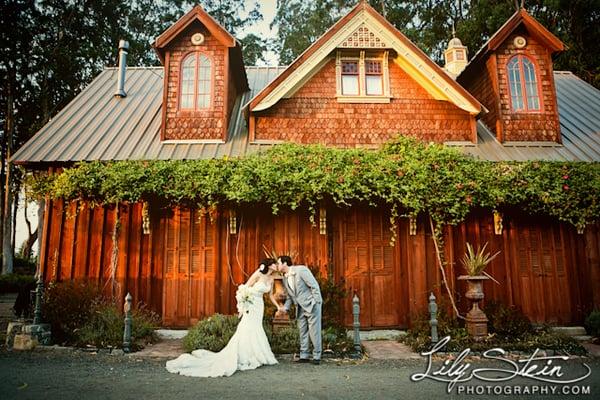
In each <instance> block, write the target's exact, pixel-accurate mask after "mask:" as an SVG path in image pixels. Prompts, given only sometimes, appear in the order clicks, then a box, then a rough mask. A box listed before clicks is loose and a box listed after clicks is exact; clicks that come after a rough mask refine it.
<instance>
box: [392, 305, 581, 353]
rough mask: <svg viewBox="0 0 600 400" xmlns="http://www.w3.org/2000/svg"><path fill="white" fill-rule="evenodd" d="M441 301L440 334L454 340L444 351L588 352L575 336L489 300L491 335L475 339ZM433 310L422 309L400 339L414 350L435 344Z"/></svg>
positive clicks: (517, 310) (488, 310)
mask: <svg viewBox="0 0 600 400" xmlns="http://www.w3.org/2000/svg"><path fill="white" fill-rule="evenodd" d="M447 309H448V308H447V307H445V306H442V305H440V307H439V311H440V312H439V313H438V333H439V337H440V338H442V337H445V336H450V337H451V340H450V342H448V344H447V345H446V347H445V348H444V349H443V350H442V351H449V352H459V351H462V350H464V349H466V348H470V349H471V350H472V351H478V352H483V351H486V350H489V349H491V348H494V347H500V348H502V349H504V350H507V351H524V352H533V351H534V350H535V349H537V348H539V349H548V350H556V351H563V352H566V353H568V354H580V355H583V354H586V350H585V348H583V347H582V346H581V344H580V343H579V342H578V341H577V340H576V339H574V338H572V337H569V336H566V335H563V334H560V333H556V332H553V331H551V330H550V329H549V328H543V329H538V330H534V329H533V327H532V326H531V323H530V322H529V319H528V318H527V317H526V316H525V315H524V314H523V313H522V312H521V311H520V310H519V309H518V308H516V307H508V306H505V305H503V304H501V303H494V302H489V303H488V304H487V305H486V312H487V313H488V314H487V316H488V319H489V320H490V321H489V324H490V335H488V337H487V338H484V339H483V340H477V341H476V340H474V339H473V338H472V337H470V336H469V335H468V334H467V331H466V329H465V328H464V322H463V321H459V320H458V319H456V318H454V317H453V316H452V315H449V314H448V313H447V312H446V311H445V310H447ZM429 335H430V326H429V314H428V313H422V314H420V315H418V316H417V317H416V318H415V319H414V323H413V327H412V328H411V329H410V330H409V331H408V333H407V335H406V336H404V337H401V338H400V339H399V340H400V341H402V342H404V343H406V344H407V345H409V346H410V347H412V348H413V350H415V351H418V352H422V351H426V350H429V349H430V348H431V338H430V336H429Z"/></svg>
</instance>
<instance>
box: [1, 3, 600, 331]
mask: <svg viewBox="0 0 600 400" xmlns="http://www.w3.org/2000/svg"><path fill="white" fill-rule="evenodd" d="M154 48H155V49H156V51H157V53H158V55H159V57H160V60H161V62H162V64H163V66H162V67H149V68H127V70H126V78H125V85H124V88H123V89H124V92H125V96H123V93H121V92H120V95H114V89H115V88H116V87H117V85H118V82H120V81H119V75H120V72H121V71H120V70H119V68H107V69H105V70H104V71H103V72H102V73H100V75H99V76H98V77H97V78H96V79H95V80H94V81H93V82H91V83H90V85H89V86H88V87H87V88H86V89H85V90H83V91H82V92H81V93H80V94H79V95H78V96H77V97H76V98H75V99H74V100H73V101H72V102H71V103H70V104H69V105H67V106H66V107H65V108H64V109H63V110H62V111H60V112H59V113H58V114H57V115H56V117H55V118H53V119H52V120H51V121H50V122H49V123H48V124H47V125H46V126H44V127H43V128H42V129H41V130H40V131H39V132H38V133H37V134H36V135H35V136H34V137H33V138H32V139H31V140H30V141H29V142H27V143H26V144H25V145H24V146H23V147H22V148H21V149H20V150H19V151H18V152H17V153H16V154H15V156H14V157H13V158H12V161H13V162H15V163H18V164H23V165H25V166H26V167H28V168H31V169H41V170H49V171H57V170H58V169H60V168H63V167H66V166H69V165H72V164H73V163H74V162H76V161H82V160H102V161H113V160H127V159H133V160H139V159H149V160H150V159H167V160H168V159H202V158H221V157H224V156H227V157H244V156H246V155H248V154H251V153H255V152H257V151H260V150H261V149H263V148H268V147H271V146H273V145H275V144H277V143H281V142H286V141H288V142H297V143H322V144H326V145H330V146H341V147H367V148H376V147H378V146H380V145H381V144H383V143H385V142H386V141H388V140H390V139H392V138H393V137H394V136H395V135H396V134H398V133H401V134H404V135H410V136H413V137H417V138H419V139H421V140H424V141H435V142H439V143H444V144H446V145H448V146H454V147H457V148H459V149H461V150H462V151H464V152H465V153H468V154H473V155H474V156H476V157H479V158H482V159H487V160H492V161H499V160H528V159H540V160H543V159H547V160H570V161H579V162H598V161H600V137H599V133H598V132H600V126H599V125H600V121H598V119H597V117H595V118H593V116H597V115H598V114H599V113H600V93H599V92H598V91H597V90H596V89H594V88H593V87H591V86H589V85H587V84H586V83H584V82H583V81H582V80H580V79H578V78H577V77H575V76H574V75H572V74H571V73H569V72H554V71H553V69H552V54H553V53H555V52H558V51H561V50H562V49H563V45H562V43H561V42H560V41H559V40H558V39H557V38H556V37H554V36H553V35H552V34H551V33H550V32H549V31H547V30H546V29H545V28H544V27H543V26H541V25H540V24H539V23H538V22H537V21H535V20H534V19H533V18H532V17H531V16H529V15H528V14H527V13H526V12H525V11H524V10H520V11H519V12H517V13H515V14H514V15H513V16H512V17H511V18H510V20H509V21H507V23H506V24H505V25H503V27H502V28H501V29H500V30H499V31H498V32H497V33H496V34H495V35H493V37H492V38H491V39H490V40H489V41H488V42H487V43H486V44H485V45H484V46H483V48H482V49H481V50H479V51H478V52H477V53H476V54H475V56H474V57H473V58H472V59H471V61H470V62H469V61H468V54H467V49H466V48H465V47H464V46H462V44H461V42H460V40H458V39H457V38H453V39H452V40H451V41H450V43H449V46H448V50H447V51H446V66H445V69H443V68H441V67H439V66H438V65H437V64H435V63H434V62H433V61H431V60H430V59H429V58H428V57H427V56H426V55H425V54H424V53H423V52H422V51H421V50H420V49H418V48H417V47H416V46H415V45H414V44H413V43H411V42H410V40H408V39H407V38H406V37H405V36H404V35H403V34H402V33H401V32H399V31H398V30H397V29H396V28H395V27H393V26H392V25H391V24H390V23H389V22H388V21H386V20H385V18H383V17H382V16H381V15H379V14H378V13H377V12H376V11H375V10H374V9H372V8H371V7H370V6H369V5H368V4H366V3H365V2H360V3H359V4H358V5H357V6H356V7H354V8H353V9H352V10H351V11H350V12H349V13H348V14H347V15H346V16H344V17H343V18H342V19H341V20H340V21H338V22H337V23H336V24H335V25H334V26H333V27H331V29H329V30H328V31H327V32H326V33H325V34H324V35H323V36H322V37H321V38H319V39H318V40H317V41H316V42H315V43H314V44H313V45H311V47H310V48H309V49H307V50H306V51H305V52H304V53H303V54H302V55H301V56H300V57H299V58H298V59H296V60H295V61H294V62H293V63H292V64H291V65H289V66H287V67H249V66H244V63H243V55H242V53H241V50H240V44H239V42H237V41H236V39H235V38H234V37H233V36H231V35H230V34H229V33H228V32H227V31H225V30H224V29H223V28H222V27H221V26H220V25H219V24H218V23H216V22H215V21H214V20H213V19H212V18H211V17H210V16H209V15H207V14H206V13H205V12H204V11H203V10H202V8H200V7H195V8H194V9H193V10H191V11H190V12H189V13H188V14H186V15H185V16H184V17H182V18H181V19H180V20H179V21H178V22H176V23H175V24H174V25H173V26H172V27H170V28H169V29H167V30H166V31H165V32H164V33H163V34H162V35H161V36H159V37H158V38H157V39H156V41H155V43H154ZM582 98H583V99H586V100H585V101H582V100H581V99H582ZM388 212H389V210H386V209H385V208H382V207H378V208H375V207H371V208H370V207H367V206H364V205H361V204H356V205H354V206H353V207H349V208H346V209H340V208H334V207H331V208H328V209H326V218H324V220H323V221H322V223H323V225H324V226H316V227H315V226H312V224H311V223H310V221H309V214H308V211H307V210H300V211H295V212H284V213H282V214H280V215H272V213H271V210H270V209H269V208H268V207H267V206H265V205H260V204H256V205H254V206H252V207H251V208H241V209H238V210H236V215H235V218H234V219H232V217H231V215H230V214H229V213H228V212H227V211H226V210H217V213H216V215H214V216H213V217H214V220H213V221H211V219H210V218H209V216H206V215H201V214H200V212H199V211H198V210H193V209H184V208H175V209H172V210H169V211H166V212H165V211H163V210H160V209H158V208H151V209H150V214H149V219H150V230H149V233H145V229H144V227H143V225H144V224H143V219H144V213H145V210H144V207H143V205H142V204H121V205H118V206H115V205H112V206H104V207H90V206H89V204H86V203H84V202H72V203H67V204H65V203H64V202H63V201H61V200H54V201H47V202H46V205H45V218H44V225H43V230H42V232H43V236H42V239H41V254H40V258H41V265H42V270H43V274H44V278H45V280H47V281H48V280H53V279H57V280H68V279H82V278H87V279H90V280H93V281H97V282H99V283H100V284H101V285H103V286H104V287H106V285H107V284H110V282H111V280H110V277H111V276H113V274H114V276H116V278H117V279H116V285H115V287H111V288H110V290H115V291H116V292H117V295H118V296H123V295H124V294H125V293H126V292H131V294H132V295H133V297H134V301H135V302H137V301H143V302H145V303H147V304H149V305H150V306H151V307H152V309H154V310H156V311H157V312H159V313H160V314H161V315H162V318H163V323H164V325H167V326H188V325H190V324H192V323H194V322H196V321H197V320H198V319H201V318H203V317H205V316H207V315H210V314H213V313H215V312H221V313H232V312H233V311H234V310H235V304H234V292H235V285H236V284H240V283H241V282H243V281H244V280H245V279H246V276H247V274H249V273H250V272H251V271H253V270H254V268H255V267H256V262H257V260H259V259H260V258H261V257H263V248H265V247H266V248H268V249H273V250H276V251H278V252H280V253H281V252H284V251H294V252H296V253H298V255H299V256H298V261H299V262H301V263H303V264H306V265H310V266H315V267H318V268H320V269H321V270H322V271H323V273H329V274H331V275H332V276H333V277H334V278H335V279H337V280H340V279H344V280H345V281H346V283H347V287H348V288H349V289H350V290H351V291H352V292H354V291H355V292H357V293H358V294H359V297H360V299H361V303H362V310H363V313H362V315H361V323H362V325H363V327H364V328H367V329H368V328H379V327H406V326H408V325H409V324H410V322H411V317H413V316H414V315H416V314H417V313H419V312H421V311H422V310H424V309H425V308H426V305H427V296H428V294H429V293H430V292H431V291H434V292H438V293H439V291H440V286H441V277H440V273H439V268H438V267H437V266H436V257H435V250H434V244H433V241H432V240H431V232H430V229H429V225H428V220H427V219H426V218H425V217H423V219H419V220H417V221H416V222H417V224H416V232H415V231H414V229H411V226H410V223H409V221H408V220H407V219H402V220H401V221H400V224H399V226H398V231H397V237H398V239H397V241H396V245H395V246H391V245H390V240H389V239H390V235H391V232H390V229H389V228H390V227H389V216H388ZM117 221H118V222H119V224H118V229H115V225H116V223H117ZM318 225H319V224H318ZM445 242H446V244H447V245H446V248H445V252H446V254H445V255H446V258H447V260H448V261H449V263H450V264H449V265H450V267H449V268H450V269H451V274H450V277H451V279H450V285H451V286H452V287H453V288H455V289H457V290H456V292H457V293H458V294H461V293H463V292H464V290H463V287H462V286H461V285H463V283H460V282H459V281H457V280H456V277H457V276H458V275H460V274H462V271H461V267H460V264H459V263H458V259H459V258H460V257H461V256H462V254H464V250H465V243H466V242H470V243H474V244H483V243H485V242H489V246H490V247H489V248H490V250H491V251H494V252H495V251H501V255H500V257H498V258H497V259H496V260H494V261H493V263H492V265H491V267H490V273H491V274H492V275H493V276H494V277H495V278H496V279H497V280H498V281H499V282H500V284H499V285H496V284H492V283H486V284H485V285H486V286H485V292H486V295H487V298H491V299H496V300H499V301H502V302H504V303H506V304H514V305H517V306H520V307H521V308H522V309H523V310H524V312H525V313H526V314H527V315H528V316H529V317H530V318H531V319H532V320H533V321H535V322H548V323H554V324H580V323H581V322H582V320H583V318H584V316H585V315H586V313H587V312H589V311H590V310H591V309H592V308H593V307H594V306H598V305H600V290H599V288H600V225H599V224H596V225H588V226H587V227H586V229H585V230H584V231H583V232H580V233H578V232H576V230H575V228H574V227H572V226H569V225H566V224H563V223H559V222H558V221H556V220H551V219H548V218H542V217H531V216H526V215H523V214H521V213H520V212H519V210H513V211H512V212H509V213H506V215H505V217H504V229H503V230H502V232H501V233H499V234H497V233H496V232H495V229H494V221H493V215H492V212H491V210H481V211H478V212H475V213H473V214H472V215H470V216H469V218H468V220H467V221H465V222H464V223H462V224H460V225H458V226H455V227H446V230H445ZM115 246H116V247H115ZM115 254H116V256H117V262H116V271H113V270H111V266H112V265H114V264H113V263H112V258H113V257H114V255H115ZM459 304H460V305H461V306H462V308H463V309H466V306H467V304H466V302H465V301H464V299H460V301H459ZM349 311H350V299H348V304H347V308H346V312H345V317H346V321H347V322H348V323H349V322H350V317H351V315H350V312H349Z"/></svg>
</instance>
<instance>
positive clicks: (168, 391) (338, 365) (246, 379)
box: [0, 350, 600, 400]
mask: <svg viewBox="0 0 600 400" xmlns="http://www.w3.org/2000/svg"><path fill="white" fill-rule="evenodd" d="M572 362H573V363H576V364H577V365H576V366H580V364H581V362H582V361H581V360H573V361H572ZM585 362H587V363H588V364H589V365H590V367H591V369H592V375H591V377H590V378H588V379H587V380H586V381H584V382H583V384H584V385H589V386H590V388H591V395H589V396H584V398H590V399H591V398H598V397H597V396H598V394H600V360H598V359H594V360H587V361H585ZM424 368H425V359H423V360H401V361H398V360H394V361H392V360H381V361H375V360H366V361H361V362H353V361H344V362H336V361H332V360H327V361H326V362H324V363H322V364H321V365H320V366H314V365H306V364H301V365H298V364H293V363H291V362H290V361H289V359H282V360H281V362H280V364H279V365H277V366H273V367H263V368H259V369H257V370H254V371H246V372H238V373H236V374H234V375H233V376H232V377H230V378H209V379H199V378H188V377H183V376H179V375H173V374H170V373H168V372H167V371H166V370H165V369H164V360H148V359H145V360H140V359H136V358H135V356H111V355H108V354H89V353H84V352H79V351H49V350H45V351H34V352H29V353H20V352H7V351H6V350H1V351H0V399H36V400H39V399H65V400H67V399H77V400H84V399H85V400H87V399H135V400H139V399H177V400H184V399H194V400H199V399H212V398H219V399H236V400H242V399H243V400H246V399H254V398H260V399H263V400H265V399H273V398H278V399H329V398H331V399H344V400H345V399H370V398H374V399H387V398H390V399H421V400H431V399H438V398H439V399H448V398H461V399H462V398H469V397H468V396H465V395H458V394H450V395H448V394H447V393H446V390H445V389H446V386H445V384H442V383H438V382H432V381H427V382H424V381H423V382H417V383H415V382H411V381H410V379H409V377H410V375H412V374H413V373H416V372H423V371H424ZM515 383H519V381H517V380H515V381H511V382H510V384H511V385H514V384H515ZM521 383H522V381H521ZM498 397H503V396H495V395H491V396H477V397H476V398H478V399H483V398H494V399H496V398H498ZM508 397H511V396H508ZM512 397H513V398H514V396H512ZM523 398H527V399H532V398H548V397H546V396H541V397H536V396H523ZM552 398H564V397H563V396H552Z"/></svg>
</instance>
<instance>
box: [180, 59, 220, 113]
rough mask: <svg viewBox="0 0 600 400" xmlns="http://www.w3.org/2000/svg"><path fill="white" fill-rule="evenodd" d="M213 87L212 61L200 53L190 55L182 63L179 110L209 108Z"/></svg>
mask: <svg viewBox="0 0 600 400" xmlns="http://www.w3.org/2000/svg"><path fill="white" fill-rule="evenodd" d="M211 86H212V85H211V65H210V59H209V58H208V57H206V56H205V55H204V54H202V53H199V52H195V53H190V54H188V55H187V56H186V57H185V58H184V59H183V61H182V62H181V91H180V99H179V108H181V109H185V110H197V109H203V108H209V107H210V95H211V93H210V91H211Z"/></svg>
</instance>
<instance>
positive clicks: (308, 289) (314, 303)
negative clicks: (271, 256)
mask: <svg viewBox="0 0 600 400" xmlns="http://www.w3.org/2000/svg"><path fill="white" fill-rule="evenodd" d="M277 269H278V271H279V272H281V273H283V274H284V277H283V285H284V287H285V290H286V291H287V293H288V297H287V300H286V301H285V305H284V306H283V307H282V308H281V309H280V310H279V311H285V312H288V311H289V309H290V306H291V305H292V302H293V303H294V304H295V305H296V319H297V320H298V329H299V330H300V359H299V360H298V362H301V363H305V362H310V360H309V359H308V357H309V355H310V353H309V351H308V347H309V337H310V342H312V347H313V359H312V363H313V364H315V365H319V364H320V363H321V306H322V304H323V298H322V297H321V289H320V288H319V284H318V283H317V280H316V279H315V277H314V275H313V274H312V273H311V272H310V270H309V269H308V268H307V267H305V266H304V265H293V264H292V259H291V258H290V257H289V256H281V257H279V258H278V259H277Z"/></svg>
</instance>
